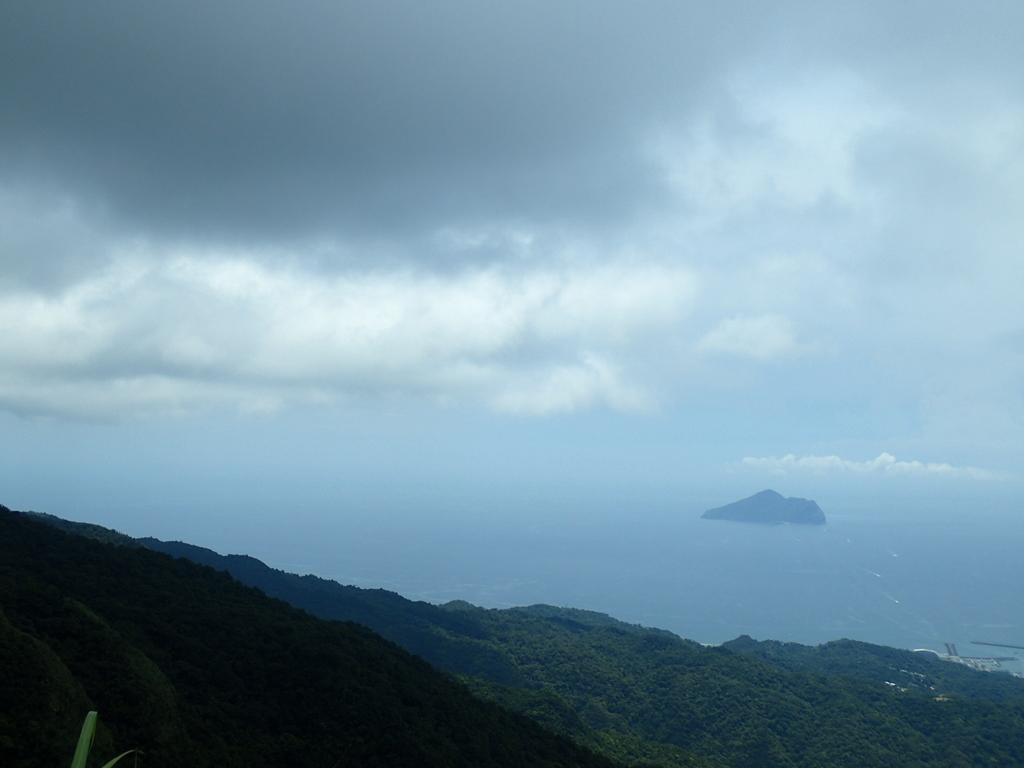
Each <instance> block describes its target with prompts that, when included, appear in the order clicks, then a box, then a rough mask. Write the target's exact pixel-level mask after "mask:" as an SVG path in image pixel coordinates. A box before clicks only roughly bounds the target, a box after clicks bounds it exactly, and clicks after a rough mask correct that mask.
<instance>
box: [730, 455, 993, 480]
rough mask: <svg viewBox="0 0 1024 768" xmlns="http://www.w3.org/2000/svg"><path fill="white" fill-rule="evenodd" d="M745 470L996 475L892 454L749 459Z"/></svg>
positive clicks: (980, 477) (963, 475)
mask: <svg viewBox="0 0 1024 768" xmlns="http://www.w3.org/2000/svg"><path fill="white" fill-rule="evenodd" d="M743 466H746V467H753V468H755V469H764V470H768V471H769V472H772V473H773V474H780V475H784V474H788V473H790V472H813V473H815V474H824V473H826V472H852V473H856V474H883V475H904V476H917V477H921V476H941V477H971V478H974V479H976V480H987V479H991V478H992V477H993V476H994V475H993V473H991V472H989V471H987V470H984V469H977V468H975V467H954V466H952V465H951V464H945V463H942V464H939V463H934V462H929V463H924V462H920V461H898V460H897V459H896V457H895V456H893V455H892V454H890V453H881V454H879V456H878V457H877V458H875V459H872V460H871V461H851V460H849V459H841V458H839V457H838V456H802V457H799V458H797V457H796V456H795V455H793V454H792V453H791V454H788V455H786V456H783V457H782V458H777V457H775V456H770V457H767V458H752V457H749V456H748V457H746V458H744V459H743Z"/></svg>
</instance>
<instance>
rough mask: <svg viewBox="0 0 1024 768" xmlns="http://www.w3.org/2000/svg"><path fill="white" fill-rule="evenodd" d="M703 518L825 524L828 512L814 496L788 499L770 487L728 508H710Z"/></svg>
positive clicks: (750, 521) (769, 523)
mask: <svg viewBox="0 0 1024 768" xmlns="http://www.w3.org/2000/svg"><path fill="white" fill-rule="evenodd" d="M701 517H703V518H705V519H707V520H734V521H736V522H740V523H765V524H768V525H780V524H782V523H799V524H804V525H824V524H825V513H824V512H822V511H821V507H819V506H818V504H817V502H815V501H812V500H811V499H796V498H789V499H787V498H785V497H784V496H783V495H782V494H781V493H776V492H775V491H773V490H771V489H769V490H765V491H761V492H760V493H755V494H754V495H753V496H750V497H748V498H746V499H741V500H740V501H734V502H733V503H732V504H726V505H725V506H724V507H716V508H715V509H709V510H708V511H707V512H705V513H704V514H703V515H701Z"/></svg>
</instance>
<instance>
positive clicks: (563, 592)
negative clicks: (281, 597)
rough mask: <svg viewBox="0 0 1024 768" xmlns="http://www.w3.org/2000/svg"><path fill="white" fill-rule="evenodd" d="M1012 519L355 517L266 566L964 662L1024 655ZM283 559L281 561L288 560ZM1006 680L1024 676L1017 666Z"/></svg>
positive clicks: (443, 595) (1020, 539) (441, 599)
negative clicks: (806, 521) (951, 649)
mask: <svg viewBox="0 0 1024 768" xmlns="http://www.w3.org/2000/svg"><path fill="white" fill-rule="evenodd" d="M1022 528H1024V527H1022V526H1021V525H1020V524H1019V522H1018V520H1017V518H1016V516H1015V515H1009V514H1006V515H995V516H989V517H984V516H981V517H979V516H977V515H969V516H962V517H961V516H956V515H944V516H941V517H939V518H935V517H920V516H909V517H908V516H903V517H899V516H893V515H886V514H875V515H873V514H870V512H868V513H865V512H864V511H860V512H858V513H857V514H831V515H829V517H828V522H827V524H825V525H821V526H810V525H774V526H772V525H756V524H746V523H736V522H730V521H720V520H705V519H701V518H700V516H699V514H689V515H680V514H678V512H673V513H671V514H670V513H668V512H667V511H666V512H660V511H657V510H655V511H653V512H650V511H649V512H647V513H641V512H637V511H634V512H633V513H632V514H628V515H626V514H623V515H618V516H615V515H598V516H588V515H586V514H551V515H547V516H544V515H533V516H530V517H528V518H526V519H523V518H521V517H518V516H508V517H504V518H500V519H497V520H495V519H489V518H487V519H484V518H481V519H471V518H459V519H450V520H439V519H437V518H432V519H414V518H409V519H406V518H396V519H394V520H390V521H387V520H384V521H382V520H380V519H378V518H370V517H367V518H366V519H365V520H362V521H360V520H358V519H351V518H350V519H348V520H347V521H346V522H345V524H344V525H343V526H339V527H337V528H331V529H329V530H328V529H324V530H323V531H321V535H320V536H319V537H318V542H319V544H318V547H317V548H316V551H313V550H311V548H310V547H309V546H306V547H305V548H304V549H303V550H302V552H301V553H300V552H298V551H296V552H295V553H294V555H293V557H291V558H290V559H289V558H287V557H286V558H284V559H278V560H277V561H276V562H270V563H269V564H271V565H273V566H274V567H279V568H284V569H285V570H290V571H294V572H301V573H316V574H317V575H319V576H322V577H325V578H332V579H335V580H337V581H339V582H342V583H346V584H354V585H356V586H362V587H368V588H384V589H388V590H392V591H395V592H398V593H399V594H402V595H404V596H405V597H408V598H410V599H413V600H424V601H427V602H430V603H436V604H442V603H445V602H447V601H449V600H466V601H469V602H471V603H474V604H476V605H479V606H483V607H487V608H507V607H512V606H517V605H531V604H535V603H547V604H550V605H556V606H567V607H574V608H583V609H589V610H594V611H600V612H602V613H607V614H609V615H611V616H613V617H615V618H617V619H620V620H622V621H625V622H629V623H632V624H640V625H644V626H650V627H659V628H662V629H667V630H670V631H672V632H675V633H676V634H678V635H681V636H683V637H686V638H690V639H693V640H696V641H698V642H702V643H708V644H719V643H722V642H724V641H726V640H730V639H732V638H735V637H737V636H740V635H749V636H752V637H754V638H756V639H759V640H766V639H772V640H780V641H786V642H797V643H803V644H811V645H814V644H819V643H825V642H828V641H831V640H837V639H840V638H850V639H854V640H862V641H866V642H870V643H876V644H881V645H890V646H894V647H898V648H910V649H917V648H928V649H932V650H935V651H937V652H940V653H945V652H946V651H947V644H952V645H953V646H955V648H956V650H957V652H958V653H959V654H960V655H962V656H979V657H993V656H997V657H1004V658H1017V657H1018V656H1019V654H1021V653H1024V650H1019V649H1012V648H1002V647H997V646H994V645H981V644H978V643H979V642H980V643H998V644H1002V645H1018V646H1024V612H1022V604H1021V587H1022V583H1024V579H1022V576H1024V559H1022V555H1024V530H1022ZM277 551H278V552H280V551H281V550H280V549H278V550H277ZM1003 665H1004V667H1006V668H1007V669H1008V670H1009V671H1016V672H1024V669H1021V666H1022V665H1021V664H1020V663H1019V662H1017V661H1009V662H1004V664H1003Z"/></svg>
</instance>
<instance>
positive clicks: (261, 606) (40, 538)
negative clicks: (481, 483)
mask: <svg viewBox="0 0 1024 768" xmlns="http://www.w3.org/2000/svg"><path fill="white" fill-rule="evenodd" d="M0 659H2V662H3V663H2V664H0V765H2V766H4V768H35V767H36V766H39V767H40V768H41V767H42V766H53V765H61V764H64V765H66V764H68V762H69V761H70V758H71V755H72V753H73V752H74V747H75V741H76V740H77V736H78V731H79V728H80V727H81V723H82V720H83V717H84V715H85V714H86V712H87V711H88V710H90V709H97V710H99V712H100V723H101V728H100V732H99V735H98V737H97V741H96V744H95V747H94V750H93V754H94V755H96V756H97V757H98V758H100V762H102V761H105V760H106V759H108V758H110V757H112V756H113V755H114V754H115V750H116V751H122V750H124V749H128V748H135V747H137V748H139V749H141V750H143V752H144V753H145V757H144V759H143V762H142V764H143V765H147V766H153V767H154V768H162V767H163V766H168V767H170V766H190V768H193V767H196V768H198V767H203V766H210V768H213V767H214V766H216V767H217V768H226V767H228V766H248V767H251V766H261V767H262V766H281V767H282V768H285V767H287V768H293V767H294V766H323V767H324V768H331V766H343V765H359V766H410V767H412V766H439V767H440V766H466V767H467V768H468V767H469V766H516V767H520V766H538V768H539V767H541V766H544V767H548V766H550V767H552V768H554V767H555V766H593V767H594V768H600V767H602V766H607V767H608V768H610V766H611V763H610V762H609V761H608V760H606V759H605V758H602V757H599V756H597V755H595V754H593V753H591V752H589V751H587V750H586V749H584V748H582V747H579V746H577V745H576V744H574V743H573V742H571V741H570V740H568V739H565V738H563V737H560V736H556V735H554V734H551V733H549V732H547V731H545V730H543V729H542V728H541V727H539V726H538V725H537V724H536V723H534V722H533V721H531V720H529V719H528V718H525V717H521V716H518V715H514V714H512V713H510V712H508V711H506V710H504V709H502V708H500V707H498V706H496V705H491V704H488V703H485V702H482V701H480V700H479V699H477V698H474V697H473V696H472V695H471V694H470V693H469V691H467V690H466V688H465V687H464V686H462V685H461V684H459V683H457V682H456V681H453V680H451V679H449V678H447V677H445V676H444V675H442V674H440V673H439V672H437V671H435V670H434V669H433V668H431V667H430V666H429V665H428V664H426V663H425V662H424V661H422V660H421V659H418V658H416V657H414V656H412V655H410V654H409V653H407V652H406V651H404V650H402V649H400V648H398V647H396V646H395V645H393V644H392V643H389V642H387V641H385V640H383V639H381V638H380V637H379V636H377V635H376V634H374V633H373V632H371V631H370V630H367V629H365V628H363V627H360V626H357V625H354V624H349V623H341V622H328V621H324V620H321V619H318V618H315V617H313V616H311V615H309V614H308V613H305V612H303V611H300V610H297V609H295V608H293V607H291V606H289V605H287V604H285V603H284V602H282V601H279V600H274V599H271V598H268V597H266V596H265V595H263V594H262V593H261V592H259V591H258V590H255V589H252V588H249V587H245V586H243V585H241V584H239V583H238V582H237V581H235V580H233V579H232V578H231V577H229V576H228V575H227V574H224V573H221V572H218V571H215V570H213V569H210V568H204V567H201V566H198V565H196V564H194V563H191V562H188V561H186V560H180V559H178V560H176V559H174V558H171V557H169V556H167V555H164V554H161V553H158V552H154V551H151V550H149V549H146V548H142V547H124V546H117V545H114V544H103V543H99V542H96V541H92V540H89V539H86V538H82V537H78V536H69V535H67V534H64V533H62V532H60V531H57V530H54V528H53V527H50V526H46V525H42V524H41V523H40V522H39V521H38V520H33V519H30V518H29V516H27V515H22V514H18V513H12V512H11V511H10V510H7V509H6V508H0ZM96 764H97V765H99V763H96Z"/></svg>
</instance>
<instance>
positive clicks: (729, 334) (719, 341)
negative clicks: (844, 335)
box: [697, 313, 807, 360]
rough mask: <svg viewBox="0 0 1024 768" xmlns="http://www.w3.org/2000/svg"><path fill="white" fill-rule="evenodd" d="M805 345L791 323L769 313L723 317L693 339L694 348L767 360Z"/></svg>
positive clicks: (797, 350) (803, 348)
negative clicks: (706, 331)
mask: <svg viewBox="0 0 1024 768" xmlns="http://www.w3.org/2000/svg"><path fill="white" fill-rule="evenodd" d="M805 349H807V347H805V346H803V345H801V344H798V343H797V341H796V338H795V334H794V330H793V323H792V322H791V321H790V320H789V319H788V318H786V317H782V316H781V315H777V314H773V313H769V314H764V315H759V316H756V317H749V316H746V315H736V316H735V317H730V318H726V319H725V320H723V321H722V322H720V323H719V324H718V326H717V327H716V328H715V329H714V330H713V331H711V332H710V333H708V334H707V335H706V336H704V337H703V338H702V339H701V340H700V341H698V342H697V351H698V352H721V353H726V354H731V355H739V356H741V357H752V358H755V359H758V360H771V359H773V358H777V357H782V356H786V355H792V354H795V353H799V352H801V351H804V350H805Z"/></svg>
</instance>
